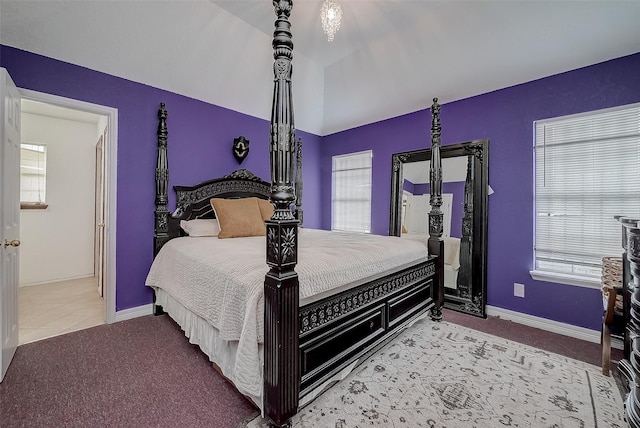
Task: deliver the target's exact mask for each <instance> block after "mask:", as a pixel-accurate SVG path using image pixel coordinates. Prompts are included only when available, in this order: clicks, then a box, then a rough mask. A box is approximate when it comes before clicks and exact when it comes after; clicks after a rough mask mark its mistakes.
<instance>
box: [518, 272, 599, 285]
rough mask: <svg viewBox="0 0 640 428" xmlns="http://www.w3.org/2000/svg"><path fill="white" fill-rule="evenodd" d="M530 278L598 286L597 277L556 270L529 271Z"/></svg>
mask: <svg viewBox="0 0 640 428" xmlns="http://www.w3.org/2000/svg"><path fill="white" fill-rule="evenodd" d="M529 275H531V278H533V279H535V280H538V281H547V282H556V283H558V284H567V285H574V286H576V287H586V288H598V289H599V288H600V286H601V284H600V279H599V278H587V277H584V276H577V275H567V274H562V273H558V272H548V271H543V270H532V271H529Z"/></svg>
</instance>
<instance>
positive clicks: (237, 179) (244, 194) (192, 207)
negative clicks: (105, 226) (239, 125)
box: [153, 103, 271, 256]
mask: <svg viewBox="0 0 640 428" xmlns="http://www.w3.org/2000/svg"><path fill="white" fill-rule="evenodd" d="M158 118H159V119H160V122H159V124H158V160H157V165H156V210H155V231H154V236H153V255H154V256H155V255H156V254H158V252H159V251H160V249H161V248H162V246H163V245H164V244H165V243H166V242H167V241H169V240H170V239H173V238H176V237H178V236H181V232H180V220H193V219H196V218H215V215H214V212H213V208H212V207H211V203H210V200H211V198H225V199H229V198H250V197H257V198H262V199H269V195H270V193H271V183H269V182H267V181H264V180H263V179H261V178H260V177H257V176H256V175H255V174H253V173H252V172H251V171H249V170H247V169H239V170H236V171H234V172H232V173H231V174H229V175H225V176H224V177H221V178H214V179H212V180H208V181H204V182H202V183H199V184H196V185H195V186H173V189H174V190H175V192H176V209H175V211H174V212H173V213H169V211H168V210H167V203H168V201H169V197H168V191H167V189H168V187H169V184H168V181H169V167H168V163H167V136H168V131H167V110H166V108H165V105H164V103H161V104H160V110H158Z"/></svg>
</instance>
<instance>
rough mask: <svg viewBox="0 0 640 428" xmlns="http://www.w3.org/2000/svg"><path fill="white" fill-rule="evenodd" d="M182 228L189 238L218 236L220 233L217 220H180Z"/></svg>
mask: <svg viewBox="0 0 640 428" xmlns="http://www.w3.org/2000/svg"><path fill="white" fill-rule="evenodd" d="M180 227H181V228H182V230H184V231H185V232H186V233H187V235H189V236H218V233H219V232H220V226H218V222H217V221H216V220H215V219H211V220H208V219H195V220H180Z"/></svg>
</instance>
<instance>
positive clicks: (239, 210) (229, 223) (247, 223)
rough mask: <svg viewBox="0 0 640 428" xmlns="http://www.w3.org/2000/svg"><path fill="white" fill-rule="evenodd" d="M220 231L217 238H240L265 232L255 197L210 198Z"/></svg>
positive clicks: (264, 233)
mask: <svg viewBox="0 0 640 428" xmlns="http://www.w3.org/2000/svg"><path fill="white" fill-rule="evenodd" d="M211 206H212V207H213V210H214V211H215V213H216V218H217V219H218V224H219V225H220V233H218V238H220V239H223V238H240V237H243V236H264V235H266V234H267V230H266V227H265V225H264V220H262V215H261V214H260V206H259V205H258V201H257V198H243V199H220V198H213V199H211Z"/></svg>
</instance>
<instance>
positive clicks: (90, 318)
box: [18, 277, 105, 345]
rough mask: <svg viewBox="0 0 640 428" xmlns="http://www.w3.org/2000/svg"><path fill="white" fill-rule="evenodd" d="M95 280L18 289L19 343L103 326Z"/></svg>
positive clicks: (102, 312)
mask: <svg viewBox="0 0 640 428" xmlns="http://www.w3.org/2000/svg"><path fill="white" fill-rule="evenodd" d="M96 281H97V280H96V278H95V277H92V278H81V279H74V280H70V281H62V282H54V283H50V284H41V285H31V286H24V287H20V291H19V297H18V298H19V307H20V308H19V317H20V318H19V327H20V331H19V344H20V345H23V344H25V343H30V342H35V341H36V340H40V339H46V338H48V337H52V336H57V335H59V334H63V333H70V332H72V331H76V330H82V329H85V328H89V327H94V326H96V325H100V324H104V322H105V321H104V320H105V307H104V306H105V305H104V300H103V299H102V297H100V296H99V295H98V291H97V283H96Z"/></svg>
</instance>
